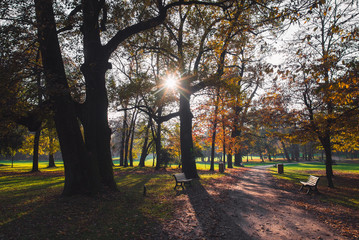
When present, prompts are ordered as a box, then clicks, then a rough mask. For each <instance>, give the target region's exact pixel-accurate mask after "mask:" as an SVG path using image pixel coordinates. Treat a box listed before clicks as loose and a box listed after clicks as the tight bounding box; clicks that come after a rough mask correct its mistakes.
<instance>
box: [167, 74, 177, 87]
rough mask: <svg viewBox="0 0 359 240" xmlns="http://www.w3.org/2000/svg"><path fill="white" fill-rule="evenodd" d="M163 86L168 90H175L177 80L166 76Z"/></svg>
mask: <svg viewBox="0 0 359 240" xmlns="http://www.w3.org/2000/svg"><path fill="white" fill-rule="evenodd" d="M165 86H166V87H167V88H169V89H175V88H176V87H177V80H176V78H175V77H174V76H168V77H167V78H166V80H165Z"/></svg>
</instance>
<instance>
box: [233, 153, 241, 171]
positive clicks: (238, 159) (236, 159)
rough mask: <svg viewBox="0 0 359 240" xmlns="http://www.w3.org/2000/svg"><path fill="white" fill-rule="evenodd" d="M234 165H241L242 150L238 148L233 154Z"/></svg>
mask: <svg viewBox="0 0 359 240" xmlns="http://www.w3.org/2000/svg"><path fill="white" fill-rule="evenodd" d="M234 166H237V167H240V166H242V151H241V150H240V149H238V150H237V152H236V153H235V154H234Z"/></svg>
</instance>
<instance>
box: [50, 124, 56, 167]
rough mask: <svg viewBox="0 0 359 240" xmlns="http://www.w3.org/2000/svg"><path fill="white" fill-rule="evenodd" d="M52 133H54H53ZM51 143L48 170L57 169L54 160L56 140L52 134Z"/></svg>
mask: <svg viewBox="0 0 359 240" xmlns="http://www.w3.org/2000/svg"><path fill="white" fill-rule="evenodd" d="M51 132H52V131H51ZM49 138H50V142H49V166H48V168H55V167H56V165H55V159H54V153H53V152H54V146H53V145H54V138H53V137H52V134H50V136H49Z"/></svg>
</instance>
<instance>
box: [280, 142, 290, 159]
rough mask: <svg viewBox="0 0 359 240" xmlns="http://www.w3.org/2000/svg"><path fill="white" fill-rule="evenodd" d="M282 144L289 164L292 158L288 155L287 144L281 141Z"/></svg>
mask: <svg viewBox="0 0 359 240" xmlns="http://www.w3.org/2000/svg"><path fill="white" fill-rule="evenodd" d="M280 143H281V144H282V147H283V152H284V156H285V158H286V159H287V161H288V162H290V156H289V154H288V151H287V148H286V146H285V143H284V142H283V140H281V141H280Z"/></svg>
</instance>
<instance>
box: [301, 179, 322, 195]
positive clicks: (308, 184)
mask: <svg viewBox="0 0 359 240" xmlns="http://www.w3.org/2000/svg"><path fill="white" fill-rule="evenodd" d="M318 182H319V177H316V176H313V175H310V176H309V178H308V180H307V181H306V182H302V181H300V183H301V184H302V186H301V187H300V189H299V191H301V190H302V189H303V188H304V187H307V188H308V191H307V194H309V192H310V191H316V192H319V191H318V188H317V185H318ZM313 189H314V190H313Z"/></svg>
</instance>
